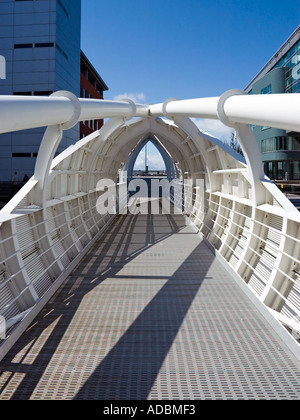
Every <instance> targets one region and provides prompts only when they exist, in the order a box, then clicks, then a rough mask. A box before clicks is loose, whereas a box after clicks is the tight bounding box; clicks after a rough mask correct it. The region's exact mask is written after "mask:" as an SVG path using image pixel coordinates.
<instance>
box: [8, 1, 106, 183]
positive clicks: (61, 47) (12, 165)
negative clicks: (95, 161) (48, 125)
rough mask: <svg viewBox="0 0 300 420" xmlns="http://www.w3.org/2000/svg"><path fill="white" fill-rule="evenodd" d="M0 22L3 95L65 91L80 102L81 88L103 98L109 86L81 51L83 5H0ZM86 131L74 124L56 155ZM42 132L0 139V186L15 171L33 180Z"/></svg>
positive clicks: (66, 2)
mask: <svg viewBox="0 0 300 420" xmlns="http://www.w3.org/2000/svg"><path fill="white" fill-rule="evenodd" d="M0 22H1V24H0V55H1V56H3V57H4V58H5V60H6V78H5V79H1V80H0V94H1V95H40V96H48V95H50V94H51V93H52V92H54V91H58V90H68V91H70V92H72V93H74V94H75V95H76V96H78V97H79V96H80V95H81V93H82V92H83V89H82V86H83V85H84V86H85V91H84V92H88V95H90V96H88V97H97V98H99V99H100V98H103V90H106V89H107V86H106V85H105V83H104V82H103V81H102V79H101V78H100V76H99V75H98V73H97V72H96V71H95V69H94V68H93V66H92V65H91V63H90V62H89V60H88V59H87V57H86V56H85V55H84V54H83V53H82V51H81V45H80V36H81V0H26V1H24V0H1V2H0ZM83 62H84V64H83ZM86 68H88V69H91V70H93V76H91V73H92V71H91V70H89V71H84V70H85V69H86ZM82 71H84V74H82V73H81V72H82ZM86 123H87V122H86ZM99 125H101V122H99ZM89 128H90V127H89V126H87V127H85V124H82V125H80V124H77V125H76V126H75V127H74V128H72V129H71V130H68V131H66V132H64V137H63V140H62V142H61V144H60V146H59V148H58V151H57V153H60V152H61V151H62V150H64V149H65V148H67V147H68V146H69V145H71V144H74V143H75V142H76V141H78V140H79V138H80V137H83V136H84V135H86V134H88V131H89V130H88V129H89ZM93 128H94V127H93ZM90 129H91V128H90ZM44 132H45V129H44V128H42V129H34V130H26V131H22V132H15V133H12V134H3V135H1V136H0V181H11V179H12V176H13V173H14V172H15V171H17V172H18V174H19V176H20V178H22V177H23V175H24V174H25V173H26V174H28V175H29V176H31V175H32V174H33V171H34V166H35V161H36V156H37V153H38V150H39V146H40V142H41V139H42V137H43V134H44Z"/></svg>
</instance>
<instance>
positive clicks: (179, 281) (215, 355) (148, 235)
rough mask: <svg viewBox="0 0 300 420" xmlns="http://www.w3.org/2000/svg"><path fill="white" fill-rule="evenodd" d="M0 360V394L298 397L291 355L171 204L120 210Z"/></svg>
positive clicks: (298, 375)
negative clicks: (154, 209) (155, 211)
mask: <svg viewBox="0 0 300 420" xmlns="http://www.w3.org/2000/svg"><path fill="white" fill-rule="evenodd" d="M0 370H1V376H0V400H5V399H23V400H24V399H52V400H54V399H98V400H146V399H148V400H160V399H166V400H176V399H177V400H183V399H189V400H196V399H242V400H245V399H299V398H300V365H299V362H298V361H297V359H296V358H295V357H294V356H293V354H292V353H290V352H289V350H288V349H287V347H286V346H285V344H284V343H283V342H282V341H281V339H280V338H279V337H278V336H277V334H276V333H275V332H274V331H273V330H272V328H271V327H270V325H269V324H268V323H267V322H266V321H265V319H264V318H263V317H262V315H261V314H260V313H259V312H258V311H257V309H256V308H255V307H254V306H253V304H252V303H251V302H250V301H249V299H248V297H247V296H246V295H245V294H244V292H242V290H241V289H240V288H239V286H237V284H236V282H235V281H234V280H232V279H231V278H230V276H229V274H228V273H227V272H226V271H225V270H224V267H223V266H222V264H221V263H220V262H219V261H218V260H217V259H215V258H214V255H213V253H212V252H211V251H210V250H209V248H208V247H207V246H206V245H205V243H204V242H203V241H201V239H200V237H199V236H198V235H197V234H196V233H195V232H194V230H193V229H192V228H191V227H190V226H186V225H185V222H184V219H183V217H182V216H174V215H156V216H152V215H148V216H142V215H138V216H118V217H117V218H116V219H115V222H114V223H113V225H112V226H111V228H110V230H109V233H108V234H107V235H105V236H103V238H102V239H100V240H99V241H98V242H97V243H96V244H95V246H94V247H93V248H92V250H91V251H90V252H89V254H88V256H86V257H85V258H84V260H83V261H82V262H81V264H80V265H79V266H78V267H77V269H76V270H75V271H74V272H73V273H72V275H71V276H70V278H69V279H68V281H67V283H66V284H65V286H64V287H63V288H62V289H61V290H60V293H59V294H57V295H56V296H55V297H54V298H53V299H52V300H51V302H49V304H48V305H47V306H46V307H45V309H44V310H43V312H42V313H41V314H40V316H39V317H38V318H37V319H36V322H35V323H34V324H33V325H32V326H31V327H30V328H29V329H28V331H26V332H25V334H24V335H23V336H22V337H21V339H20V340H19V341H18V343H17V344H16V346H15V347H14V348H13V350H12V351H11V352H10V353H9V354H8V355H7V356H6V358H5V359H4V360H3V361H2V363H1V366H0Z"/></svg>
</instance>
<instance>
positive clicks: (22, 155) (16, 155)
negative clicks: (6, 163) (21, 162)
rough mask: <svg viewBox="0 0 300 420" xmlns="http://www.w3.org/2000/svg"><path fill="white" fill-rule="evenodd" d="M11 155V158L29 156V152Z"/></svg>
mask: <svg viewBox="0 0 300 420" xmlns="http://www.w3.org/2000/svg"><path fill="white" fill-rule="evenodd" d="M12 157H13V158H30V157H31V153H13V154H12Z"/></svg>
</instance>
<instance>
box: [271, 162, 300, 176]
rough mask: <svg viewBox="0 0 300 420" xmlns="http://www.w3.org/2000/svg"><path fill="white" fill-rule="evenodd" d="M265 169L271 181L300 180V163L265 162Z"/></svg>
mask: <svg viewBox="0 0 300 420" xmlns="http://www.w3.org/2000/svg"><path fill="white" fill-rule="evenodd" d="M264 169H265V173H266V175H267V176H268V177H269V178H270V179H279V180H285V181H288V180H300V161H299V160H294V161H287V160H286V161H275V162H265V163H264Z"/></svg>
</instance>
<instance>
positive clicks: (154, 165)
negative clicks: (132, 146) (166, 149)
mask: <svg viewBox="0 0 300 420" xmlns="http://www.w3.org/2000/svg"><path fill="white" fill-rule="evenodd" d="M147 163H148V166H149V169H154V170H164V169H165V163H164V161H163V158H162V156H161V154H160V153H159V152H158V151H157V153H156V152H153V151H149V153H148V154H147ZM134 169H135V170H140V171H142V170H144V169H145V149H143V150H141V152H140V154H139V155H138V157H137V159H136V161H135V165H134Z"/></svg>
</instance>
